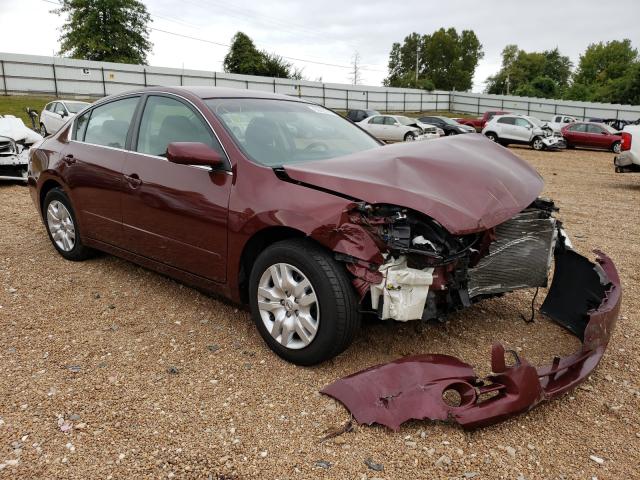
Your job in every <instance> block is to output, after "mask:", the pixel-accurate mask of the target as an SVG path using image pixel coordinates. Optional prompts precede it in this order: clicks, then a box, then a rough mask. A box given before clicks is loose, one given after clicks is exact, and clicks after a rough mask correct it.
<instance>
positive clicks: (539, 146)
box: [531, 137, 544, 150]
mask: <svg viewBox="0 0 640 480" xmlns="http://www.w3.org/2000/svg"><path fill="white" fill-rule="evenodd" d="M531 147H532V148H533V149H534V150H543V149H544V142H543V141H542V139H541V138H540V137H536V138H534V139H533V141H532V142H531Z"/></svg>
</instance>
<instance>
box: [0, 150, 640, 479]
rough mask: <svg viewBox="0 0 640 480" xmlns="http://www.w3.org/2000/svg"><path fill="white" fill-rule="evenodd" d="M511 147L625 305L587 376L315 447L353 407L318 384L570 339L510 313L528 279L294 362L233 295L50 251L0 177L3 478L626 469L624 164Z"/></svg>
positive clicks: (629, 419) (632, 436)
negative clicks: (518, 407)
mask: <svg viewBox="0 0 640 480" xmlns="http://www.w3.org/2000/svg"><path fill="white" fill-rule="evenodd" d="M514 151H515V152H516V153H517V154H519V155H521V156H522V157H524V158H526V159H527V160H529V161H530V162H532V163H533V165H534V166H535V167H536V168H537V169H538V170H539V171H540V172H541V174H542V175H543V176H544V178H545V181H546V190H545V194H546V195H547V196H550V197H552V198H554V199H555V200H556V202H557V204H558V205H559V206H560V208H561V211H560V218H561V219H562V220H563V221H564V222H565V225H566V227H567V230H568V232H569V234H570V236H571V238H572V240H573V242H574V245H575V246H576V248H577V249H578V250H580V251H581V252H582V253H587V252H589V251H590V250H591V249H592V248H596V247H598V248H602V249H603V250H604V251H605V252H606V253H608V254H609V255H610V256H611V257H612V258H613V259H614V261H615V262H616V264H617V266H618V269H619V271H620V274H621V278H622V282H623V289H624V292H623V306H622V311H621V319H620V321H619V323H618V327H617V329H616V331H615V333H614V335H613V339H612V342H611V344H610V346H609V350H608V352H607V354H606V355H605V357H604V359H603V361H602V363H601V364H600V367H599V368H598V370H597V371H596V373H595V374H594V375H593V376H592V377H591V379H590V381H588V382H586V383H585V384H583V386H581V387H580V388H579V389H577V390H576V391H575V392H573V393H571V394H569V395H565V396H564V397H562V398H561V399H559V400H557V401H553V402H550V403H547V404H544V405H542V406H541V407H539V408H537V409H535V410H534V411H532V412H530V413H528V414H526V415H522V416H520V417H517V418H514V419H511V420H509V421H507V422H504V423H502V424H500V425H496V426H493V427H489V428H486V429H483V430H479V431H476V432H471V433H468V432H464V431H462V430H461V429H460V428H458V427H456V426H453V425H447V424H443V423H432V422H426V421H420V422H418V421H415V422H409V423H407V424H405V425H404V426H403V427H402V429H401V431H400V432H399V433H394V432H391V431H389V430H387V429H385V428H383V427H379V426H374V427H368V426H356V428H355V429H354V431H352V432H349V433H345V434H343V435H340V436H338V437H336V438H333V439H331V440H327V441H324V442H322V441H321V438H322V437H323V436H324V435H325V434H326V433H327V432H329V431H331V430H332V429H336V428H339V427H340V426H341V425H342V424H344V422H346V421H347V420H349V414H348V412H347V411H346V410H345V409H344V408H343V407H342V406H341V405H339V404H337V403H336V402H334V401H333V400H331V399H329V398H327V397H324V396H320V395H319V394H318V393H317V392H318V390H319V389H320V388H322V387H323V386H324V385H326V384H327V383H330V382H331V381H333V380H335V379H336V378H338V377H341V376H344V375H346V374H349V373H352V372H354V371H357V370H360V369H361V368H365V367H367V366H370V365H374V364H376V363H380V362H385V361H389V360H392V359H395V358H398V357H400V356H403V355H409V354H418V353H427V352H438V353H447V354H452V355H456V356H459V357H460V358H461V359H463V360H465V361H467V362H469V363H471V364H473V365H476V366H477V369H478V371H480V372H483V373H487V372H488V369H489V352H490V346H491V343H492V341H494V340H500V341H502V342H503V343H504V344H505V345H507V346H508V347H510V348H516V349H518V350H520V349H521V351H522V354H523V355H525V356H526V357H527V358H528V359H530V360H531V361H533V362H534V363H543V362H544V363H548V362H549V361H550V360H551V358H552V356H553V355H554V354H566V353H568V352H571V351H572V350H573V349H575V348H576V347H577V345H578V341H577V340H576V339H575V338H573V337H572V336H571V335H569V334H567V333H566V332H564V331H563V330H562V329H560V328H559V327H557V326H556V325H554V324H552V322H550V321H549V320H546V319H544V318H542V317H541V316H540V315H538V316H537V321H536V322H535V323H533V324H526V323H524V322H523V321H522V320H521V319H520V313H526V312H528V309H529V303H530V301H531V296H532V292H519V293H515V294H511V295H508V296H506V297H504V298H499V299H495V300H491V301H487V302H485V303H482V304H479V305H476V306H474V307H472V308H470V309H468V310H467V311H465V312H462V313H459V314H457V315H455V316H453V317H451V319H450V321H448V322H447V323H446V324H428V325H422V324H419V323H410V324H399V323H392V322H388V323H382V322H379V323H367V324H366V325H365V326H364V328H363V330H362V332H361V333H360V335H359V336H358V338H357V340H356V342H355V343H354V345H353V346H352V347H351V348H350V349H349V350H348V351H347V352H346V353H344V354H343V355H341V356H340V357H338V358H336V359H334V360H332V361H330V362H327V363H325V364H323V365H321V366H318V367H314V368H301V367H296V366H294V365H290V364H287V363H285V362H283V361H282V360H280V359H279V358H277V357H276V356H275V355H273V354H272V353H271V352H270V351H269V350H268V349H267V347H266V346H265V345H264V344H263V342H262V340H261V338H260V337H259V335H258V333H257V332H256V330H255V329H254V326H253V324H252V322H251V320H250V318H249V315H248V314H247V313H246V312H244V311H242V310H240V311H239V310H238V309H237V308H236V307H235V306H233V305H229V304H226V303H223V302H220V301H219V300H216V299H212V298H210V297H208V296H206V295H203V294H201V293H199V292H197V291H195V290H193V289H190V288H188V287H185V286H182V285H180V284H178V283H176V282H174V281H172V280H169V279H167V278H165V277H162V276H160V275H157V274H155V273H153V272H149V271H146V270H144V269H142V268H139V267H137V266H135V265H133V264H131V263H128V262H126V261H123V260H119V259H117V258H115V257H111V256H107V255H99V256H98V257H97V258H95V259H92V260H89V261H86V262H84V263H71V262H67V261H65V260H63V259H62V258H61V257H60V256H58V255H57V254H56V253H55V251H54V249H53V247H52V246H51V245H50V244H49V240H48V239H47V237H46V234H45V230H44V227H43V226H42V224H41V222H40V220H39V219H38V217H37V215H36V211H35V209H34V207H33V206H32V204H31V200H30V197H29V195H28V191H27V189H26V188H25V187H22V186H19V185H0V232H2V233H1V234H0V306H1V308H0V365H2V367H3V368H2V375H1V376H0V478H25V479H27V478H28V479H33V478H106V479H109V478H113V479H119V478H172V477H173V478H213V479H216V478H224V479H235V478H238V479H252V478H281V479H284V478H292V479H293V478H301V479H303V478H304V479H306V478H346V479H361V478H362V479H364V478H369V479H370V478H384V479H403V478H406V479H414V478H447V479H449V478H476V479H484V478H505V479H514V480H515V479H517V478H526V479H534V478H545V479H548V478H565V479H574V478H577V479H591V478H592V477H597V478H598V479H614V478H615V479H617V478H640V474H639V473H638V469H639V468H640V413H639V412H640V379H639V378H638V377H639V373H640V359H639V353H640V346H639V343H640V342H639V341H640V315H639V314H638V311H639V310H640V302H639V301H638V296H639V294H640V290H639V288H638V284H639V280H640V241H639V240H640V175H616V174H614V173H613V168H612V165H611V164H612V154H610V153H602V152H589V151H580V150H574V151H566V152H559V153H549V152H533V151H532V150H529V149H524V148H515V149H514ZM542 298H544V296H543V295H540V296H539V300H541V299H542ZM590 457H591V458H590ZM365 460H366V461H367V463H365ZM473 474H476V475H475V476H474V475H473Z"/></svg>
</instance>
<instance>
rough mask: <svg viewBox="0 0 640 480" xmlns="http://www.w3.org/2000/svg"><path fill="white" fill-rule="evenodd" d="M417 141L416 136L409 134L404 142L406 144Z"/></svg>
mask: <svg viewBox="0 0 640 480" xmlns="http://www.w3.org/2000/svg"><path fill="white" fill-rule="evenodd" d="M415 139H416V134H415V133H412V132H409V133H407V134H406V135H405V136H404V141H405V142H413V141H414V140H415Z"/></svg>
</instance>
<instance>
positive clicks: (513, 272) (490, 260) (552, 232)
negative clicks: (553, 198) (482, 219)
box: [468, 209, 557, 297]
mask: <svg viewBox="0 0 640 480" xmlns="http://www.w3.org/2000/svg"><path fill="white" fill-rule="evenodd" d="M556 235H557V233H556V220H555V218H553V217H549V214H548V213H547V212H544V211H542V210H537V209H535V210H534V209H531V210H525V211H524V212H522V213H519V214H518V215H516V216H515V217H513V218H512V219H511V220H508V221H506V222H504V223H502V224H501V225H498V226H497V227H496V240H495V241H494V242H493V243H492V244H491V245H490V246H489V253H488V254H487V255H486V256H485V257H484V258H482V259H481V260H480V262H478V264H477V265H476V266H475V267H473V268H470V269H469V287H468V288H469V297H475V296H478V295H490V294H495V293H503V292H508V291H511V290H517V289H520V288H531V287H534V288H535V287H545V286H547V279H548V276H549V269H550V267H551V260H552V258H553V249H554V246H555V241H556Z"/></svg>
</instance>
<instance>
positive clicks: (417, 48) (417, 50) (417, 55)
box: [416, 42, 420, 88]
mask: <svg viewBox="0 0 640 480" xmlns="http://www.w3.org/2000/svg"><path fill="white" fill-rule="evenodd" d="M418 65H420V42H416V88H418Z"/></svg>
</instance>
